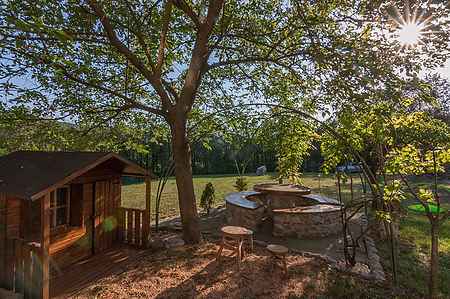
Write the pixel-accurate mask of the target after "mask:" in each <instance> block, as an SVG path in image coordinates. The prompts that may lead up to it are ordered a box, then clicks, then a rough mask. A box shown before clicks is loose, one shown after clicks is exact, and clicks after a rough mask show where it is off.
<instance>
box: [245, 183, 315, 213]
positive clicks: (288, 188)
mask: <svg viewBox="0 0 450 299" xmlns="http://www.w3.org/2000/svg"><path fill="white" fill-rule="evenodd" d="M253 189H254V190H255V191H258V192H261V194H262V195H261V197H262V198H263V200H264V201H265V202H266V203H267V205H268V206H269V207H270V209H271V210H273V209H284V208H294V207H297V206H308V205H313V204H315V201H314V200H310V199H306V198H304V197H303V195H307V194H310V193H311V189H309V188H307V187H303V186H300V185H293V184H272V183H268V184H267V183H266V184H257V185H255V186H254V187H253Z"/></svg>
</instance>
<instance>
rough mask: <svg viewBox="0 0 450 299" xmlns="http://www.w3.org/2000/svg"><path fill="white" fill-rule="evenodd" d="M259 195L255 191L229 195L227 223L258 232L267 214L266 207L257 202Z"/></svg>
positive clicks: (226, 199) (226, 198) (227, 200)
mask: <svg viewBox="0 0 450 299" xmlns="http://www.w3.org/2000/svg"><path fill="white" fill-rule="evenodd" d="M258 195H259V193H258V192H254V191H247V192H245V191H244V192H237V193H231V194H228V195H227V196H226V197H225V205H226V218H227V223H228V224H229V225H235V226H242V227H245V228H248V229H251V230H253V231H257V230H258V226H259V224H261V222H262V219H263V217H264V213H265V208H264V205H262V204H261V203H259V202H258V200H257V197H258ZM249 199H253V200H249Z"/></svg>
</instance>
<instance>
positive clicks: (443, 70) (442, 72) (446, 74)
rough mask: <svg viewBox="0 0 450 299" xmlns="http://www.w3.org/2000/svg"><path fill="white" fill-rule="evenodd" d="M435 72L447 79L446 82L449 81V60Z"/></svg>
mask: <svg viewBox="0 0 450 299" xmlns="http://www.w3.org/2000/svg"><path fill="white" fill-rule="evenodd" d="M436 72H437V73H439V74H440V75H441V76H442V77H445V78H447V80H450V59H449V60H447V62H446V63H445V65H444V66H443V67H441V68H439V69H437V70H436Z"/></svg>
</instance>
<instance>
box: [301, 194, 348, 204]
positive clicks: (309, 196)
mask: <svg viewBox="0 0 450 299" xmlns="http://www.w3.org/2000/svg"><path fill="white" fill-rule="evenodd" d="M302 197H303V198H306V199H310V200H314V201H316V202H317V203H318V204H325V205H333V206H340V205H341V204H340V203H339V201H337V200H336V199H332V198H329V197H326V196H322V195H319V194H307V195H302Z"/></svg>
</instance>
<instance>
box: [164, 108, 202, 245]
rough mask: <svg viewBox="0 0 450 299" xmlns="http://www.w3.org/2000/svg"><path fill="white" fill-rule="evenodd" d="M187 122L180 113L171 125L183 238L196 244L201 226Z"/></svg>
mask: <svg viewBox="0 0 450 299" xmlns="http://www.w3.org/2000/svg"><path fill="white" fill-rule="evenodd" d="M186 122H187V118H186V116H185V115H184V114H183V113H178V114H177V116H176V117H175V118H172V121H171V123H170V127H171V133H172V148H173V158H174V162H175V178H176V182H177V189H178V202H179V206H180V215H181V223H182V225H183V239H184V241H185V242H186V243H188V244H194V243H198V242H200V227H199V219H198V214H197V204H196V201H195V193H194V182H193V180H192V165H191V151H190V146H189V142H188V138H187V130H186Z"/></svg>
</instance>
